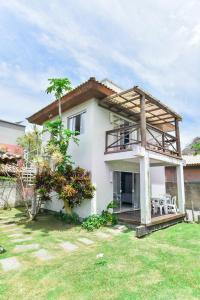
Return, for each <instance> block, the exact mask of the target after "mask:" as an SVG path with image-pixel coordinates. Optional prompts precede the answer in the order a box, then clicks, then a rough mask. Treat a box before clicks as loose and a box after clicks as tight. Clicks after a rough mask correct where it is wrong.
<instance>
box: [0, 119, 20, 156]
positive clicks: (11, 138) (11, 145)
mask: <svg viewBox="0 0 200 300" xmlns="http://www.w3.org/2000/svg"><path fill="white" fill-rule="evenodd" d="M24 134H25V126H24V125H21V124H19V123H13V122H9V121H5V120H1V119H0V148H2V149H5V150H6V151H8V152H10V153H16V152H20V151H21V150H20V148H19V147H18V146H17V139H18V138H19V137H21V136H23V135H24Z"/></svg>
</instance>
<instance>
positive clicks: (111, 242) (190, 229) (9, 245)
mask: <svg viewBox="0 0 200 300" xmlns="http://www.w3.org/2000/svg"><path fill="white" fill-rule="evenodd" d="M2 216H3V217H4V216H9V217H10V218H11V219H12V218H13V219H14V220H16V221H17V220H20V218H21V217H22V213H21V212H20V211H19V210H16V209H13V210H12V211H0V219H1V218H2ZM17 227H19V228H20V230H19V231H21V232H23V233H24V234H25V235H27V236H32V240H31V241H27V242H24V244H28V243H38V244H40V247H41V248H44V249H47V250H48V251H49V253H50V254H52V255H53V256H54V258H53V259H52V260H50V261H48V262H41V261H39V260H37V259H36V258H35V257H34V256H33V251H29V252H24V253H23V254H22V253H13V248H14V246H15V244H14V243H13V242H12V241H11V239H10V238H8V236H7V234H8V233H6V231H5V229H4V230H3V229H2V228H1V229H0V245H3V246H4V247H5V248H6V250H7V251H6V253H4V254H0V259H3V258H6V257H13V256H15V257H17V259H18V260H19V261H20V263H21V265H22V268H21V269H20V270H18V271H16V270H15V271H14V270H13V271H9V272H4V271H2V270H1V269H0V299H1V300H4V299H9V300H12V299H15V300H17V299H20V300H23V299H31V300H33V299H37V300H40V299H52V300H54V299H56V300H57V299H67V300H68V299H69V300H70V299H73V300H79V299H80V300H85V299H98V300H101V299H103V300H107V299H123V300H124V299H145V300H148V299H151V300H154V299H167V300H170V299H172V300H174V299H183V300H193V299H200V225H197V224H184V223H182V224H179V225H176V226H173V227H170V228H168V229H165V230H162V231H158V232H156V233H153V234H151V235H150V236H147V237H145V238H143V239H137V238H135V237H134V233H133V232H132V231H126V232H123V233H120V234H118V235H114V234H110V237H109V238H104V239H100V238H99V237H97V236H96V235H95V232H92V233H88V232H86V231H84V230H82V229H81V228H80V227H69V226H67V225H65V224H63V223H61V222H60V221H58V220H56V219H55V218H54V217H53V216H46V217H43V216H42V217H41V218H39V220H38V221H37V222H32V223H23V222H22V221H21V222H20V223H18V224H17ZM101 231H102V232H107V228H103V229H101ZM10 234H11V233H10ZM79 237H86V238H89V239H91V240H92V241H94V244H92V245H90V246H86V245H81V244H80V243H79V242H78V241H77V239H78V238H79ZM62 241H70V242H72V243H74V244H76V245H78V249H77V250H75V251H74V252H70V253H67V252H64V251H63V250H62V249H61V248H60V247H59V246H58V245H59V243H60V242H62ZM99 253H103V254H104V257H103V258H99V259H97V258H96V255H97V254H99Z"/></svg>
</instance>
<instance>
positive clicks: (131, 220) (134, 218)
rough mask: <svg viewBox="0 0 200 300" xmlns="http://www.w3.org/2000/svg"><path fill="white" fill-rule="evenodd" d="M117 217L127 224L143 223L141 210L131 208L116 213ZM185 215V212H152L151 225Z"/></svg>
mask: <svg viewBox="0 0 200 300" xmlns="http://www.w3.org/2000/svg"><path fill="white" fill-rule="evenodd" d="M116 215H117V219H118V221H120V222H123V223H126V224H133V225H140V224H141V214H140V210H139V209H138V210H129V211H126V212H120V213H116ZM183 217H184V214H180V213H177V214H167V215H165V214H163V215H162V216H161V215H160V214H159V213H158V214H155V215H153V214H152V219H151V220H152V221H151V224H149V225H157V224H162V223H165V222H169V221H172V220H176V219H177V220H178V219H181V218H183Z"/></svg>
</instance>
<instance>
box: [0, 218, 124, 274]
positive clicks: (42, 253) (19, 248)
mask: <svg viewBox="0 0 200 300" xmlns="http://www.w3.org/2000/svg"><path fill="white" fill-rule="evenodd" d="M16 225H17V224H16V223H8V221H6V220H2V219H1V220H0V229H2V231H3V233H4V234H7V236H8V237H9V238H10V241H11V242H12V243H17V245H16V246H15V247H14V248H13V252H14V253H21V252H26V251H31V250H35V251H34V252H32V253H31V254H29V255H32V257H35V258H36V259H38V260H40V261H48V260H51V259H53V258H54V255H51V254H50V253H49V252H48V251H47V250H46V249H43V248H40V245H39V244H36V243H33V244H21V243H24V242H27V241H30V240H32V236H26V235H25V234H24V233H23V232H20V231H19V230H22V228H20V227H16ZM125 229H126V227H125V226H123V225H116V226H115V227H114V228H107V229H106V232H102V231H97V232H96V233H95V235H96V237H97V238H100V239H108V238H111V237H112V235H115V234H119V233H121V232H122V231H124V230H125ZM77 242H78V243H81V244H84V245H86V246H90V245H92V244H94V243H95V241H93V240H90V239H88V238H86V237H79V238H77ZM57 245H58V246H59V247H60V248H62V249H63V250H64V251H66V252H72V251H75V250H77V249H78V248H79V246H78V245H76V244H73V243H71V242H69V241H61V243H58V244H57ZM36 250H37V251H36ZM30 260H31V259H30ZM0 266H1V267H2V270H3V271H5V272H7V271H12V270H17V269H20V268H21V266H22V265H21V263H20V262H19V261H18V258H16V257H9V258H5V259H0Z"/></svg>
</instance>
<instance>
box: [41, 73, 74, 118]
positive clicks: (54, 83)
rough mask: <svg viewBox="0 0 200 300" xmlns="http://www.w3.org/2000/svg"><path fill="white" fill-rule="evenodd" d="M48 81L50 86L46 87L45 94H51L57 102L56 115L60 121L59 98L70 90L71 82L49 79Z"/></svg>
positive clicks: (63, 79) (61, 79)
mask: <svg viewBox="0 0 200 300" xmlns="http://www.w3.org/2000/svg"><path fill="white" fill-rule="evenodd" d="M48 81H49V83H50V85H49V86H48V87H47V89H46V93H47V94H53V95H54V97H55V98H56V99H57V100H58V113H59V117H60V120H61V121H62V108H61V98H62V96H63V95H64V94H65V93H67V92H69V91H71V90H72V86H71V82H70V80H69V79H68V78H49V79H48Z"/></svg>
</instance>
